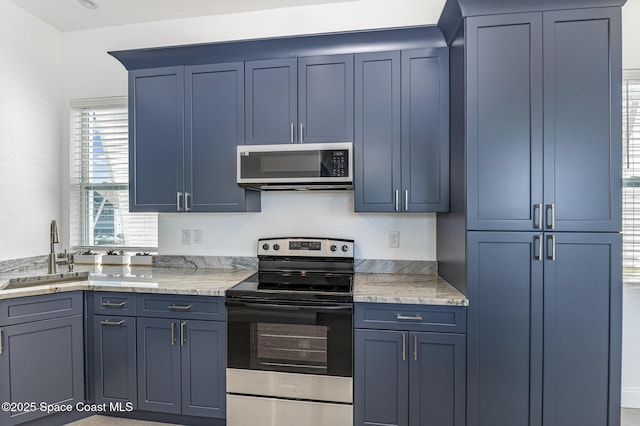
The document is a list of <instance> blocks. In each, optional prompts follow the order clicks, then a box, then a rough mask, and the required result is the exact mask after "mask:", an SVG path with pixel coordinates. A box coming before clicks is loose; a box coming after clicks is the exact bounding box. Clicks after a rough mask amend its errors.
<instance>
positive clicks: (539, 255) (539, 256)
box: [533, 235, 542, 261]
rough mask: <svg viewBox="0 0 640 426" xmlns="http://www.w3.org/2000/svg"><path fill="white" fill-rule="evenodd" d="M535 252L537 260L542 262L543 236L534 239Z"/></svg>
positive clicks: (534, 256)
mask: <svg viewBox="0 0 640 426" xmlns="http://www.w3.org/2000/svg"><path fill="white" fill-rule="evenodd" d="M536 243H538V249H537V250H536ZM533 250H534V251H535V253H536V254H534V255H533V258H534V259H535V260H540V261H542V235H536V236H535V237H533Z"/></svg>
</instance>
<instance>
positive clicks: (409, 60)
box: [402, 49, 449, 212]
mask: <svg viewBox="0 0 640 426" xmlns="http://www.w3.org/2000/svg"><path fill="white" fill-rule="evenodd" d="M402 198H403V210H404V211H408V212H434V211H439V212H442V211H447V210H448V209H449V51H448V49H418V50H409V51H403V52H402Z"/></svg>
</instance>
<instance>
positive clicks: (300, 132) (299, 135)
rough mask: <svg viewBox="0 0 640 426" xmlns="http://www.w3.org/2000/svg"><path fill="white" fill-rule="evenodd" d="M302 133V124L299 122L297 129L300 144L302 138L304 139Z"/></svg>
mask: <svg viewBox="0 0 640 426" xmlns="http://www.w3.org/2000/svg"><path fill="white" fill-rule="evenodd" d="M302 132H304V126H303V125H302V122H300V128H299V129H298V143H302V138H303V137H304V135H303V134H302Z"/></svg>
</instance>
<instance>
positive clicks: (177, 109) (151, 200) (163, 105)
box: [129, 67, 184, 212]
mask: <svg viewBox="0 0 640 426" xmlns="http://www.w3.org/2000/svg"><path fill="white" fill-rule="evenodd" d="M183 141H184V69H183V67H167V68H154V69H147V70H137V71H131V72H130V73H129V209H130V210H131V211H133V212H141V211H156V212H175V211H177V210H178V211H179V208H180V206H181V205H182V200H180V199H179V193H181V192H183V188H184V176H183V158H184V153H183V146H184V143H183Z"/></svg>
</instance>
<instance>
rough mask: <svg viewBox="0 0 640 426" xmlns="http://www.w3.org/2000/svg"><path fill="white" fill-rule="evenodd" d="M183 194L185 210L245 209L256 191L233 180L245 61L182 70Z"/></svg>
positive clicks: (256, 197) (240, 138)
mask: <svg viewBox="0 0 640 426" xmlns="http://www.w3.org/2000/svg"><path fill="white" fill-rule="evenodd" d="M185 78H186V80H185V82H186V105H185V116H186V117H188V119H187V120H186V121H185V123H186V125H185V132H186V133H185V135H186V137H185V141H186V144H185V158H186V161H185V192H186V193H187V194H189V200H188V207H189V210H190V211H194V212H197V211H202V212H210V211H220V212H224V211H229V212H237V211H245V210H255V209H256V208H257V207H259V194H257V193H256V192H249V191H246V190H245V189H242V188H240V187H238V185H237V184H236V178H237V177H236V174H237V173H236V163H235V161H233V159H234V158H235V156H236V146H237V145H241V144H243V143H244V64H243V63H241V62H238V63H233V64H216V65H197V66H191V67H186V68H185Z"/></svg>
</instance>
